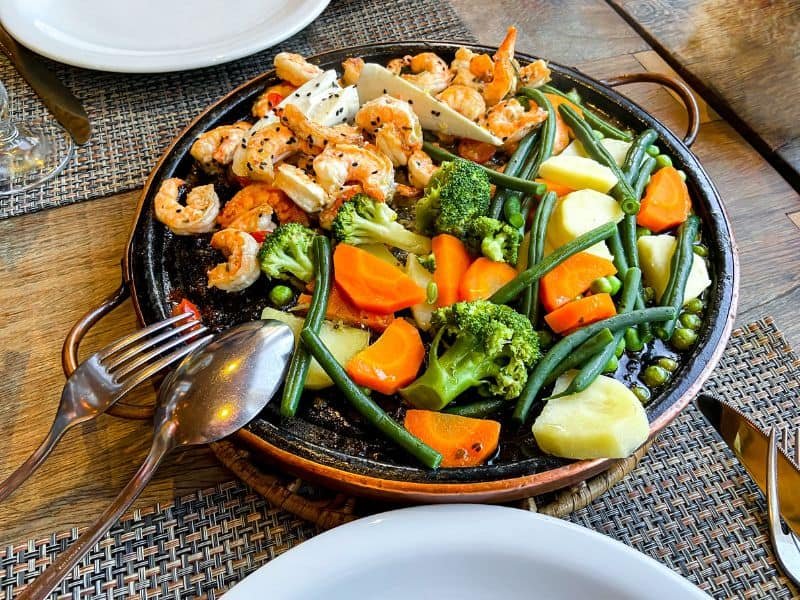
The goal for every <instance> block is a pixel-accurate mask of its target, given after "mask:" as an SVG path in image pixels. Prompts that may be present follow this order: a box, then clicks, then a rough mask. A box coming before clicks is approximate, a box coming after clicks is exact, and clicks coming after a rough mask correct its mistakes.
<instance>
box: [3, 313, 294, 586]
mask: <svg viewBox="0 0 800 600" xmlns="http://www.w3.org/2000/svg"><path fill="white" fill-rule="evenodd" d="M293 347H294V336H293V334H292V331H291V329H289V327H288V326H287V325H285V324H283V323H280V322H278V321H272V320H265V321H251V322H249V323H243V324H242V325H238V326H236V327H233V328H232V329H229V330H228V331H226V332H224V333H222V334H220V335H219V336H217V338H216V339H214V340H213V341H212V342H210V343H209V344H208V345H206V346H205V347H203V348H202V349H200V350H197V351H195V352H194V353H192V354H190V355H189V356H187V357H186V358H185V359H184V360H183V361H182V362H181V363H180V364H179V365H178V367H177V368H176V369H175V371H174V372H173V373H172V374H171V375H170V376H169V377H168V378H167V379H166V381H164V384H163V385H162V387H161V391H160V393H159V396H158V408H157V409H156V414H155V417H154V419H155V439H154V440H153V446H152V447H151V448H150V453H149V454H148V455H147V458H145V460H144V463H142V466H141V467H139V470H138V471H137V472H136V475H135V476H134V477H133V479H131V481H130V482H129V483H128V485H126V486H125V488H124V489H123V490H122V491H121V492H120V494H119V495H118V496H117V497H116V498H115V499H114V502H113V503H112V504H111V505H110V506H109V507H108V508H107V509H106V510H105V512H103V514H102V515H101V516H100V518H98V520H97V521H96V522H95V523H94V524H93V525H91V526H90V527H89V529H87V530H86V531H85V532H84V533H83V535H81V536H80V537H79V538H78V539H77V540H76V542H75V543H74V544H72V545H71V546H70V547H69V548H67V549H66V550H65V551H64V552H63V553H62V554H60V555H59V556H58V557H57V558H56V559H55V561H54V562H53V564H52V565H50V566H49V567H48V568H47V569H46V570H45V571H44V573H42V574H41V575H40V576H39V577H38V578H37V579H36V580H34V581H33V582H32V583H31V584H29V585H28V586H27V587H26V588H25V589H23V590H22V592H21V593H20V594H19V596H17V599H18V600H26V599H27V600H32V599H34V598H35V599H37V600H39V599H43V598H46V597H47V596H48V595H49V594H50V592H51V591H52V590H53V588H55V586H56V585H58V583H59V582H60V581H61V580H62V579H63V578H64V577H65V576H66V575H67V574H68V573H69V572H70V571H71V570H72V568H73V567H74V566H75V565H76V564H77V563H78V561H80V560H81V558H83V556H84V555H85V554H86V553H87V552H88V551H89V550H91V549H92V548H93V547H94V545H95V544H96V543H97V542H98V540H99V539H100V538H101V537H102V536H103V534H104V533H105V532H106V531H108V529H109V528H110V527H111V526H112V525H113V524H114V523H115V522H116V521H117V519H119V517H120V516H121V515H122V513H124V512H125V511H126V510H127V509H128V507H130V505H131V504H132V503H133V501H134V500H135V499H136V497H137V496H138V495H139V494H140V493H141V492H142V490H143V489H144V487H145V486H146V485H147V483H148V482H149V481H150V479H151V478H152V477H153V474H154V473H155V470H156V468H157V467H158V465H159V464H160V463H161V460H162V459H163V458H164V456H165V455H166V454H167V453H168V452H169V451H170V450H172V449H174V448H177V447H180V446H193V445H198V444H208V443H210V442H215V441H217V440H220V439H222V438H224V437H227V436H229V435H231V434H233V433H234V432H236V431H237V430H239V429H241V428H242V427H244V426H245V425H247V423H249V422H250V421H251V420H253V419H254V418H255V417H256V415H258V413H260V412H261V411H262V410H263V409H264V407H265V406H266V405H267V403H268V402H269V401H270V400H271V399H272V396H273V395H274V394H275V391H276V390H277V389H278V386H279V385H280V384H281V382H282V381H283V377H284V375H285V373H286V367H287V365H288V363H289V357H290V356H291V353H292V349H293Z"/></svg>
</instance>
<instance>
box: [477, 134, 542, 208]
mask: <svg viewBox="0 0 800 600" xmlns="http://www.w3.org/2000/svg"><path fill="white" fill-rule="evenodd" d="M538 136H539V131H538V130H534V131H531V132H530V133H528V134H527V135H526V136H525V137H524V138H522V140H521V141H520V143H519V145H518V146H517V149H516V150H514V153H513V154H512V155H511V158H509V159H508V162H507V163H506V168H505V171H504V173H505V174H506V175H510V176H512V177H516V176H517V175H519V173H520V170H521V169H522V167H523V166H524V165H525V161H526V160H527V159H528V155H529V154H530V153H531V151H532V149H533V148H535V146H536V139H537V137H538ZM509 194H510V192H509V190H507V189H505V188H502V189H498V190H497V191H496V192H495V194H494V198H492V204H491V206H490V207H489V216H490V217H493V218H495V219H499V218H500V215H501V214H502V213H503V205H504V204H505V202H506V200H507V199H508V196H509Z"/></svg>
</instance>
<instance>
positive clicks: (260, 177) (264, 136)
mask: <svg viewBox="0 0 800 600" xmlns="http://www.w3.org/2000/svg"><path fill="white" fill-rule="evenodd" d="M243 143H246V146H245V149H244V153H243V155H242V156H241V160H240V159H239V158H237V159H236V160H234V164H233V172H234V173H236V174H237V175H239V176H241V177H249V178H250V179H253V180H255V181H265V182H267V183H269V182H271V181H272V179H273V178H274V177H275V163H277V162H278V161H280V160H283V159H284V158H286V157H287V156H291V155H292V154H294V153H295V152H297V151H298V150H299V149H300V144H299V143H298V141H297V137H296V136H295V134H294V133H293V132H292V130H291V129H289V128H288V127H286V125H282V124H281V123H280V122H275V123H270V124H269V125H267V126H265V127H263V128H261V129H259V130H258V131H256V132H255V133H253V134H252V135H251V136H250V139H249V140H247V142H243ZM237 157H238V154H237ZM239 163H241V164H239Z"/></svg>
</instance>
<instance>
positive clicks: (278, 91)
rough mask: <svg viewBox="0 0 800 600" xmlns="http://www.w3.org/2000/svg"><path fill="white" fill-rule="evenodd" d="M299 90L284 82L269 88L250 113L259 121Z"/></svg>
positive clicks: (254, 104)
mask: <svg viewBox="0 0 800 600" xmlns="http://www.w3.org/2000/svg"><path fill="white" fill-rule="evenodd" d="M296 89H297V88H296V87H295V86H293V85H292V84H290V83H287V82H285V81H282V82H281V83H276V84H275V85H271V86H269V87H268V88H267V89H265V90H264V91H263V92H261V95H260V96H259V97H258V98H256V101H255V102H253V107H252V108H251V109H250V112H251V113H252V115H253V116H254V117H258V118H259V119H260V118H262V117H265V116H266V115H267V114H268V113H269V112H270V111H271V110H272V109H273V108H275V107H276V106H278V104H280V102H281V101H282V100H283V99H284V98H287V97H289V96H290V95H291V94H292V93H293V92H294V91H295V90H296Z"/></svg>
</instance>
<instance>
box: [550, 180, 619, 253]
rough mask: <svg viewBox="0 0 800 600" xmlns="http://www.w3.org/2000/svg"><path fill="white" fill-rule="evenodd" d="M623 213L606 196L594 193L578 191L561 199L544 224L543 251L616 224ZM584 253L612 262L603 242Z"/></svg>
mask: <svg viewBox="0 0 800 600" xmlns="http://www.w3.org/2000/svg"><path fill="white" fill-rule="evenodd" d="M624 216H625V215H624V213H623V212H622V209H620V207H619V203H618V202H617V201H616V200H614V198H612V197H611V196H608V195H607V194H601V193H600V192H597V191H595V190H578V191H577V192H571V193H569V194H567V195H566V196H564V197H563V198H560V199H559V200H558V202H556V205H555V207H554V208H553V214H552V215H551V216H550V222H549V223H548V224H547V234H546V243H545V246H546V249H545V253H546V254H549V252H548V251H547V249H553V250H555V249H556V248H560V247H561V246H563V245H564V244H567V243H569V242H571V241H572V240H574V239H575V238H576V237H578V236H580V235H583V234H584V233H586V232H588V231H591V230H592V229H595V228H596V227H599V226H600V225H604V224H605V223H611V222H614V223H619V222H620V221H621V220H622V219H623V217H624ZM587 252H589V253H591V254H595V255H597V256H600V257H601V258H606V259H608V260H611V259H612V258H613V257H612V256H611V253H610V252H609V251H608V248H607V247H606V245H605V242H599V243H597V244H595V245H594V246H592V247H591V248H589V249H588V250H587Z"/></svg>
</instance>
